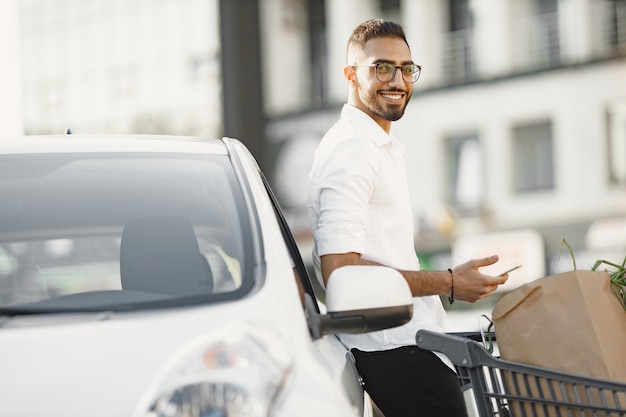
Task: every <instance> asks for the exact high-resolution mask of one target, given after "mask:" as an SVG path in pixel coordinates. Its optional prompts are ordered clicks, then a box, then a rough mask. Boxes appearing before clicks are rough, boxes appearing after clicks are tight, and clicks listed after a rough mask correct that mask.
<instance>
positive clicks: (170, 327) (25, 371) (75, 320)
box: [0, 303, 258, 417]
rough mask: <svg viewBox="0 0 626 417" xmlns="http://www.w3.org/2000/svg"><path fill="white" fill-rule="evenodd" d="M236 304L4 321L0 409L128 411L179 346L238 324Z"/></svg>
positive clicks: (19, 412) (26, 412)
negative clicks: (236, 322)
mask: <svg viewBox="0 0 626 417" xmlns="http://www.w3.org/2000/svg"><path fill="white" fill-rule="evenodd" d="M236 304H237V303H230V304H225V305H222V306H212V307H204V308H189V309H186V310H183V311H167V312H159V311H154V312H152V313H148V312H138V313H124V314H113V313H110V314H104V315H103V314H100V315H91V314H88V315H87V314H82V315H78V316H77V315H73V316H67V315H66V316H56V317H54V316H53V317H49V316H48V317H40V316H36V317H33V316H30V317H17V318H14V319H10V322H9V321H7V322H6V324H5V326H4V328H2V327H1V326H0V358H2V359H1V363H2V365H1V366H0V368H1V372H0V393H2V394H0V395H1V396H2V398H3V399H2V401H1V402H0V415H7V416H9V415H10V416H35V415H40V416H43V415H45V416H66V417H67V416H84V415H90V416H92V417H97V416H109V417H110V416H130V415H131V414H132V413H133V411H134V410H135V408H136V407H137V404H138V401H139V399H140V398H142V397H143V396H145V393H146V390H147V389H148V387H150V386H151V385H153V384H154V381H155V378H157V374H158V373H159V372H162V369H163V368H164V365H165V364H166V363H168V362H169V361H171V358H172V356H173V355H174V354H175V352H176V351H179V350H180V348H181V346H184V345H185V344H187V343H190V342H191V341H192V340H197V339H198V338H199V337H202V336H203V335H205V336H210V335H211V334H215V332H216V331H219V329H222V331H224V330H223V329H225V328H226V327H229V328H232V327H233V321H232V319H231V320H230V321H229V320H228V319H227V318H228V317H231V318H232V317H234V316H233V314H230V313H231V312H232V311H233V309H236V308H237V306H236ZM249 310H251V311H254V309H249ZM257 313H258V312H257ZM257 315H258V314H257ZM237 317H239V321H244V322H245V321H246V320H248V318H246V317H245V316H244V317H243V318H242V314H241V311H239V313H238V314H237ZM256 319H257V320H258V317H257V318H256ZM250 320H253V319H252V318H250ZM251 324H252V325H254V324H253V323H251ZM60 387H62V389H60Z"/></svg>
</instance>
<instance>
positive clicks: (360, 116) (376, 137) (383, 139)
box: [341, 104, 404, 152]
mask: <svg viewBox="0 0 626 417" xmlns="http://www.w3.org/2000/svg"><path fill="white" fill-rule="evenodd" d="M341 117H342V118H347V119H348V120H350V121H351V123H352V124H353V125H354V126H356V127H357V129H358V130H359V133H360V134H361V135H362V137H364V138H367V139H370V140H371V141H373V142H374V144H376V146H378V147H380V146H384V145H387V144H390V145H391V146H392V147H394V148H396V149H398V150H399V151H401V152H403V151H404V145H403V144H402V143H401V142H400V141H399V140H398V138H396V137H395V136H394V135H393V134H392V133H389V134H388V133H387V132H385V131H384V130H383V129H382V128H381V127H380V126H379V125H378V123H376V122H375V121H374V119H372V118H371V117H370V116H369V115H368V114H367V113H365V112H364V111H363V110H361V109H359V108H357V107H355V106H353V105H351V104H344V105H343V109H342V110H341Z"/></svg>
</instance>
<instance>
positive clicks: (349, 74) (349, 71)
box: [343, 65, 356, 85]
mask: <svg viewBox="0 0 626 417" xmlns="http://www.w3.org/2000/svg"><path fill="white" fill-rule="evenodd" d="M343 76H344V77H346V80H347V81H348V84H350V85H353V84H355V83H356V69H355V68H354V67H353V66H351V65H346V66H345V67H343Z"/></svg>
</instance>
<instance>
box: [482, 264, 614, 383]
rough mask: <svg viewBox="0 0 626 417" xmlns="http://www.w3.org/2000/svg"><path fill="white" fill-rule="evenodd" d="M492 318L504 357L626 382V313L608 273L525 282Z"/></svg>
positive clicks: (575, 273)
mask: <svg viewBox="0 0 626 417" xmlns="http://www.w3.org/2000/svg"><path fill="white" fill-rule="evenodd" d="M492 318H493V321H494V325H495V329H496V339H497V342H498V348H499V350H500V355H501V357H502V358H503V359H507V360H511V361H514V362H520V363H525V364H530V365H536V366H540V367H544V368H550V369H557V370H561V371H565V372H568V373H574V374H580V375H587V376H592V377H596V378H600V379H605V380H612V381H619V382H626V312H625V311H624V308H623V307H622V305H621V303H620V302H619V300H618V299H617V297H616V296H615V294H614V293H613V292H612V291H611V279H610V276H609V274H608V273H607V272H595V271H571V272H565V273H562V274H558V275H553V276H549V277H546V278H541V279H538V280H535V281H533V282H530V283H528V284H526V285H522V286H521V287H519V288H517V289H516V290H513V291H511V292H510V293H508V294H507V295H505V296H504V297H502V298H501V299H500V300H499V301H498V303H497V304H496V305H495V307H494V309H493V312H492Z"/></svg>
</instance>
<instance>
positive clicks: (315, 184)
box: [309, 19, 508, 417]
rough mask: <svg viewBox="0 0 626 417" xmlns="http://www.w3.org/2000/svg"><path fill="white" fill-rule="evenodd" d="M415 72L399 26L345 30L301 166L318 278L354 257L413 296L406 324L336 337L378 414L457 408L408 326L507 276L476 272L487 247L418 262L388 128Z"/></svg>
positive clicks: (448, 383)
mask: <svg viewBox="0 0 626 417" xmlns="http://www.w3.org/2000/svg"><path fill="white" fill-rule="evenodd" d="M420 71H421V68H420V67H419V66H418V65H416V64H415V63H414V62H413V60H412V58H411V51H410V49H409V46H408V43H407V41H406V37H405V35H404V31H403V29H402V27H401V26H399V25H397V24H395V23H393V22H389V21H384V20H381V19H375V20H370V21H367V22H365V23H363V24H361V25H360V26H359V27H357V28H356V29H355V30H354V32H353V33H352V36H351V37H350V40H349V41H348V49H347V66H346V67H345V68H344V75H345V78H346V80H347V82H348V86H349V93H348V100H347V104H345V105H344V107H343V110H342V113H341V119H340V120H339V121H338V122H337V123H336V124H335V125H334V126H333V127H332V128H331V129H330V130H329V131H328V132H327V133H326V135H325V136H324V138H323V139H322V141H321V143H320V145H319V148H318V149H317V151H316V153H315V158H314V162H313V168H312V170H311V174H310V190H309V191H310V195H309V197H310V207H309V213H310V220H311V227H312V230H313V235H314V239H315V247H314V253H313V260H314V263H315V267H316V273H317V274H318V279H320V280H322V281H323V283H324V285H325V284H326V283H327V282H328V279H329V277H330V274H331V273H332V271H334V270H335V269H337V268H339V267H341V266H344V265H355V264H356V265H386V266H390V267H393V268H395V269H397V270H398V271H400V272H401V273H402V275H403V276H404V277H405V279H406V281H407V282H408V284H409V287H410V289H411V292H412V294H413V297H414V298H413V304H414V306H413V307H414V310H413V318H412V319H411V321H410V322H409V323H407V324H405V325H403V326H400V327H396V328H393V329H387V330H383V331H377V332H371V333H367V334H364V335H341V340H342V341H343V343H345V344H346V345H347V346H348V347H349V348H351V351H352V352H353V354H354V356H355V358H356V365H357V368H358V370H359V372H360V373H361V376H362V377H363V379H364V381H365V389H366V390H367V391H368V393H369V394H370V396H371V397H372V399H373V400H374V402H375V403H376V405H377V406H378V407H379V408H380V409H381V411H382V412H383V413H384V414H385V416H386V417H405V416H409V415H419V416H447V417H454V416H465V415H466V411H465V405H464V402H463V398H462V394H461V392H460V389H459V383H458V380H457V378H456V374H455V373H454V372H453V370H452V366H451V364H450V363H449V361H447V359H446V358H445V357H442V355H436V354H434V353H432V352H429V351H424V350H421V349H419V348H417V347H416V346H415V333H416V332H417V330H418V329H421V328H425V329H430V330H435V331H443V325H444V318H445V310H444V309H443V306H442V303H441V299H440V295H445V296H448V297H449V300H450V302H454V300H455V299H456V300H463V301H470V302H474V301H476V300H478V299H480V298H483V297H486V296H487V295H489V294H490V293H491V292H492V291H494V290H495V289H496V288H497V287H498V285H500V284H503V283H504V282H505V281H506V279H507V278H508V276H507V275H506V274H505V275H502V276H499V277H490V276H486V275H483V274H481V273H480V272H479V271H478V268H479V267H483V266H487V265H491V264H493V263H495V262H497V260H498V257H497V256H495V255H494V256H491V257H488V258H484V259H477V260H471V261H468V262H466V263H464V264H462V265H459V266H457V267H455V268H453V269H449V270H448V271H420V270H419V269H420V267H419V260H418V258H417V256H416V254H415V248H414V243H413V218H412V209H411V204H410V200H409V193H408V187H407V180H406V170H405V161H404V146H403V145H402V144H401V143H400V141H399V140H398V139H397V138H396V137H394V136H393V135H392V134H390V129H391V123H392V122H393V121H396V120H398V119H400V118H401V117H402V115H403V114H404V110H405V108H406V106H407V103H408V102H409V99H410V98H411V93H412V91H413V84H414V83H415V82H416V81H417V79H418V77H419V74H420ZM427 174H428V173H425V175H427ZM444 361H445V362H446V363H444Z"/></svg>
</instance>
